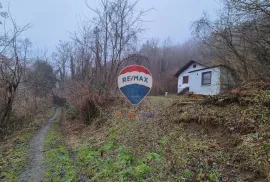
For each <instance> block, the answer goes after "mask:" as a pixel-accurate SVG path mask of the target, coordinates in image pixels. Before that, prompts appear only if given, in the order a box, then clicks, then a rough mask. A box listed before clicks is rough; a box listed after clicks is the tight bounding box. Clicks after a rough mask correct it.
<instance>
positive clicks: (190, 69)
mask: <svg viewBox="0 0 270 182" xmlns="http://www.w3.org/2000/svg"><path fill="white" fill-rule="evenodd" d="M175 77H177V78H178V86H177V93H178V94H181V93H185V92H190V93H194V94H202V95H217V94H220V93H223V92H225V91H227V90H229V89H231V88H233V87H234V86H235V79H234V78H235V77H234V73H233V70H232V69H231V68H229V67H227V66H223V65H217V66H211V67H209V66H206V65H203V64H201V63H198V62H196V61H193V60H191V61H189V62H188V63H187V64H186V65H184V66H183V67H182V68H180V69H179V70H178V72H177V73H176V74H175Z"/></svg>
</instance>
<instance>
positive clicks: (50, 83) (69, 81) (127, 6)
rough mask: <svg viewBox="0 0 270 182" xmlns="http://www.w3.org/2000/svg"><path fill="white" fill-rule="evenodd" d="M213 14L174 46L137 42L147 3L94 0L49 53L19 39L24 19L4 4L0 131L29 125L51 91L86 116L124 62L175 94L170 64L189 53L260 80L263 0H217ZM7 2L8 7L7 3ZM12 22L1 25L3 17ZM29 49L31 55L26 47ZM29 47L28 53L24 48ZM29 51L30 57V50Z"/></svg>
mask: <svg viewBox="0 0 270 182" xmlns="http://www.w3.org/2000/svg"><path fill="white" fill-rule="evenodd" d="M220 3H222V5H223V6H222V7H223V9H222V10H221V11H220V12H219V14H218V19H217V20H215V21H211V20H210V18H209V17H208V15H207V14H204V15H203V17H202V18H201V19H199V20H197V21H195V22H193V24H192V26H191V31H192V32H193V35H194V38H192V39H190V40H188V41H186V42H184V43H183V44H179V45H174V44H172V43H171V41H170V39H169V38H168V39H166V40H159V39H155V38H153V39H151V40H148V41H146V42H145V43H143V44H142V45H141V46H139V45H140V37H141V36H142V35H143V33H144V32H145V31H146V29H145V28H143V27H145V22H144V21H143V20H144V19H143V18H144V15H145V14H146V13H151V10H139V11H138V9H137V4H138V1H135V2H134V1H130V0H100V6H99V7H91V6H90V5H88V4H87V3H86V6H88V8H89V11H93V12H94V13H95V17H89V19H85V20H84V21H81V22H80V26H79V27H78V30H77V31H76V32H74V33H73V34H72V35H71V39H70V41H60V42H59V44H58V45H57V46H56V49H55V51H54V52H53V54H52V55H51V56H50V55H47V54H46V51H35V50H34V49H33V48H32V47H31V41H30V40H29V39H22V38H21V37H22V36H21V35H22V33H23V32H24V31H27V29H29V28H31V25H30V24H27V25H25V26H18V25H17V24H16V22H15V21H14V19H13V18H12V15H11V14H10V13H9V11H5V10H4V8H2V9H3V11H2V12H1V13H0V15H1V17H2V22H3V25H1V26H2V28H3V31H2V32H1V35H0V48H1V49H0V53H1V60H0V101H1V102H0V134H1V136H5V135H7V134H11V133H12V132H14V131H16V130H20V129H23V128H27V127H30V126H33V122H32V121H33V118H34V117H35V116H36V115H37V114H38V113H39V112H43V111H44V110H45V109H46V108H48V107H50V106H51V103H52V96H53V95H54V96H58V97H61V98H65V99H66V100H67V103H68V104H70V105H72V107H75V110H76V112H78V117H82V118H83V119H84V120H85V122H86V123H89V118H91V117H94V116H95V114H96V113H97V111H99V110H102V107H105V106H106V105H107V103H108V102H110V100H112V99H115V98H116V97H117V95H118V94H117V93H118V89H117V84H116V83H117V82H116V78H117V76H118V73H119V71H120V70H121V69H122V68H123V67H124V66H126V65H128V64H133V63H136V64H141V65H145V66H146V67H147V68H149V70H150V71H151V73H152V75H153V79H154V80H158V81H155V82H154V85H153V88H152V92H151V95H160V94H163V93H164V92H166V91H169V92H172V93H176V86H177V79H176V78H174V74H175V73H176V71H177V70H178V69H179V68H180V67H181V66H183V65H184V64H185V63H186V62H188V61H189V60H191V59H193V60H196V61H199V62H203V63H205V64H223V65H226V66H229V67H231V68H233V69H234V70H235V72H236V73H237V77H238V80H239V83H240V84H241V83H243V82H248V81H249V80H254V79H257V80H267V79H268V78H269V70H270V69H269V65H270V60H269V59H270V52H269V51H270V35H269V34H270V31H269V30H270V4H269V1H268V0H260V1H252V0H222V1H220ZM11 8H12V7H11ZM7 21H9V22H10V23H11V24H12V28H11V29H10V30H6V29H5V26H4V25H5V22H7ZM33 52H35V54H33ZM30 53H31V54H30ZM33 55H35V56H33Z"/></svg>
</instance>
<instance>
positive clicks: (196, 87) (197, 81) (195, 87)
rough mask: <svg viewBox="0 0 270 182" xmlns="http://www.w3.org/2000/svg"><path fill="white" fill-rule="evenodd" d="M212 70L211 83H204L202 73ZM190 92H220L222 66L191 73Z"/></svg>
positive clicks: (212, 93) (209, 93) (208, 93)
mask: <svg viewBox="0 0 270 182" xmlns="http://www.w3.org/2000/svg"><path fill="white" fill-rule="evenodd" d="M208 71H211V72H212V77H211V85H202V73H203V72H208ZM189 75H190V76H189V79H190V82H189V83H190V84H189V92H193V93H194V94H203V95H216V94H219V93H220V67H215V68H208V69H204V70H201V71H196V72H192V73H189Z"/></svg>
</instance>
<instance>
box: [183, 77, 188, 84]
mask: <svg viewBox="0 0 270 182" xmlns="http://www.w3.org/2000/svg"><path fill="white" fill-rule="evenodd" d="M188 79H189V77H188V76H183V84H188Z"/></svg>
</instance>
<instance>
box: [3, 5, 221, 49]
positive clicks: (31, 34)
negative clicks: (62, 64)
mask: <svg viewBox="0 0 270 182" xmlns="http://www.w3.org/2000/svg"><path fill="white" fill-rule="evenodd" d="M0 2H2V4H3V10H7V7H8V5H9V7H10V11H11V13H12V16H13V18H14V19H16V22H17V23H18V24H19V25H25V24H27V23H31V24H32V25H33V27H32V28H31V29H29V30H27V32H26V33H25V36H27V37H28V38H29V39H30V40H31V41H32V42H33V45H34V46H35V47H38V48H39V49H43V48H47V49H48V50H49V51H50V52H52V51H53V50H54V47H55V45H56V44H57V43H58V41H59V40H68V39H69V36H70V32H73V31H75V30H76V27H77V25H78V20H79V19H83V18H84V16H87V17H88V18H91V17H93V16H94V14H93V13H92V12H91V11H90V10H89V9H88V8H87V7H86V5H85V1H84V0H0ZM88 2H89V4H90V5H91V6H93V7H95V6H96V5H97V4H98V0H88ZM138 8H139V9H145V10H146V9H150V8H154V10H152V11H151V12H149V13H148V14H147V15H146V16H145V17H144V19H145V20H147V21H148V22H147V23H146V25H145V26H146V28H147V31H146V32H145V33H144V35H143V36H142V38H141V41H142V42H143V41H145V40H147V39H150V38H160V39H165V38H167V37H170V38H171V40H172V41H173V43H181V42H184V41H186V40H188V39H189V38H190V37H191V30H190V25H191V23H192V21H195V20H197V19H199V18H200V17H201V16H202V14H203V11H207V12H208V13H209V15H210V16H211V18H215V12H216V11H217V10H219V9H220V5H219V3H218V0H141V1H140V3H139V6H138Z"/></svg>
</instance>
